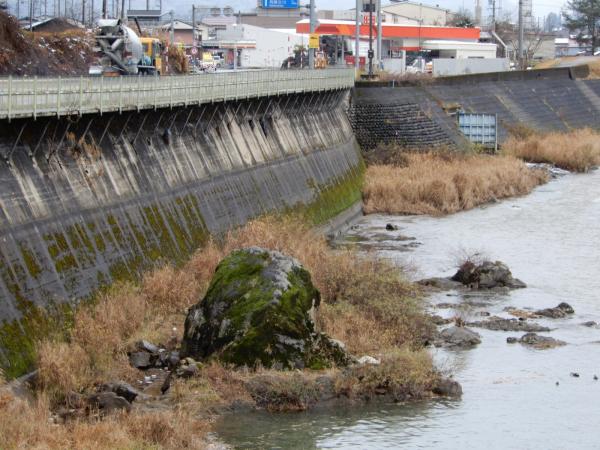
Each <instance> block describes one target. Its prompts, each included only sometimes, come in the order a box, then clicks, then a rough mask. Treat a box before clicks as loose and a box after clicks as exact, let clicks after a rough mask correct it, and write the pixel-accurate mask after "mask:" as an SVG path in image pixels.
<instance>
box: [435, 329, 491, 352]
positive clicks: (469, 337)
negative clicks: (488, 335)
mask: <svg viewBox="0 0 600 450" xmlns="http://www.w3.org/2000/svg"><path fill="white" fill-rule="evenodd" d="M480 343H481V338H480V336H479V334H478V333H476V332H475V331H473V330H470V329H468V328H465V327H457V326H453V327H450V328H446V329H444V330H442V332H441V333H440V334H439V339H438V341H437V342H436V345H444V346H447V347H472V346H474V345H477V344H480Z"/></svg>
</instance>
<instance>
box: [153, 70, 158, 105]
mask: <svg viewBox="0 0 600 450" xmlns="http://www.w3.org/2000/svg"><path fill="white" fill-rule="evenodd" d="M157 80H158V76H157V75H154V89H153V91H154V102H153V103H154V111H156V91H157V90H158V86H157Z"/></svg>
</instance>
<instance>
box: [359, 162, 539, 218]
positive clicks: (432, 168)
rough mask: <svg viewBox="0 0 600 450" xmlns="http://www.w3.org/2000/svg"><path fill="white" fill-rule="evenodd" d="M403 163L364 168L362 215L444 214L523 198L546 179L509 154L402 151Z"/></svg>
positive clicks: (537, 171)
mask: <svg viewBox="0 0 600 450" xmlns="http://www.w3.org/2000/svg"><path fill="white" fill-rule="evenodd" d="M403 160H404V161H405V163H404V164H402V165H372V166H369V167H368V168H367V173H366V180H365V186H364V188H363V201H364V209H365V212H366V213H367V214H370V213H387V214H431V215H443V214H450V213H454V212H458V211H462V210H467V209H471V208H474V207H476V206H478V205H481V204H484V203H487V202H490V201H494V200H497V199H501V198H506V197H513V196H516V195H524V194H527V193H529V192H530V191H531V190H533V188H535V187H536V186H538V185H540V184H542V183H545V182H546V181H547V179H548V176H547V174H546V173H545V172H544V171H541V170H530V169H528V168H527V167H526V166H525V165H524V164H523V163H522V162H521V161H519V160H518V159H516V158H513V157H509V156H490V155H479V154H462V153H451V152H428V153H406V154H405V155H404V158H403Z"/></svg>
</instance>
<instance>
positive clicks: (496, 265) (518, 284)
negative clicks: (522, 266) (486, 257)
mask: <svg viewBox="0 0 600 450" xmlns="http://www.w3.org/2000/svg"><path fill="white" fill-rule="evenodd" d="M450 279H451V280H452V281H457V282H459V283H461V284H463V285H465V286H469V287H470V288H471V289H495V288H502V287H506V288H510V289H518V288H524V287H527V285H526V284H525V283H523V282H522V281H521V280H519V279H517V278H513V276H512V273H511V272H510V269H509V268H508V266H506V264H504V263H502V262H500V261H495V262H492V261H484V262H483V263H481V264H478V265H477V264H475V263H473V262H471V261H467V262H465V263H463V265H462V266H460V268H459V269H458V271H457V272H456V273H455V274H454V276H452V277H451V278H450Z"/></svg>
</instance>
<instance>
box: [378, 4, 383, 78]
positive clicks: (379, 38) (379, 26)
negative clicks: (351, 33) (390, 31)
mask: <svg viewBox="0 0 600 450" xmlns="http://www.w3.org/2000/svg"><path fill="white" fill-rule="evenodd" d="M382 59H383V58H382V57H381V0H377V69H381V60H382Z"/></svg>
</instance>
